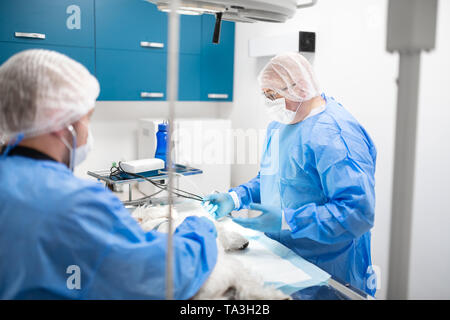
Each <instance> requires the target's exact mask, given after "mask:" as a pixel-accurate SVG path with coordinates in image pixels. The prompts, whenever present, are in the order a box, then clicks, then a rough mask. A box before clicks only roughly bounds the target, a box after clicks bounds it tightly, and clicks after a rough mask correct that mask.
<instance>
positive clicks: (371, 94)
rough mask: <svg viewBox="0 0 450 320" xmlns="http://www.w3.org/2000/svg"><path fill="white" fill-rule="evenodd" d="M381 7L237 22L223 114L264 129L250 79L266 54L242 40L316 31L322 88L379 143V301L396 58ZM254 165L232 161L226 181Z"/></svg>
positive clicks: (327, 1)
mask: <svg viewBox="0 0 450 320" xmlns="http://www.w3.org/2000/svg"><path fill="white" fill-rule="evenodd" d="M386 12H387V1H378V0H366V1H360V0H340V1H333V0H320V1H319V2H318V4H317V6H315V7H313V8H309V9H304V10H300V11H298V13H297V15H296V16H295V17H294V18H293V19H292V20H290V21H288V22H287V23H285V24H269V23H259V24H238V25H237V27H236V52H235V86H234V90H235V98H234V107H233V109H232V110H226V111H227V112H228V113H227V114H225V116H230V117H231V119H232V123H233V126H234V128H242V129H248V128H258V129H259V128H264V127H265V126H266V122H267V118H266V116H265V114H264V109H263V108H262V106H261V105H259V104H258V87H257V83H256V76H257V74H258V72H259V71H260V70H261V68H262V67H263V66H264V64H265V63H266V62H267V61H268V59H267V58H249V57H248V41H249V39H251V38H253V37H261V36H264V35H268V36H270V35H280V34H283V33H287V32H294V31H299V30H302V31H315V32H316V36H317V46H316V54H315V57H314V66H315V71H316V74H317V78H318V79H319V81H320V84H321V87H322V89H323V91H324V92H325V93H326V94H328V95H331V96H333V97H335V98H336V99H338V100H339V101H341V103H342V104H343V105H344V106H345V107H346V108H348V109H349V110H350V112H351V113H352V114H353V115H354V116H355V117H356V118H357V119H358V120H359V121H360V122H361V123H362V124H363V126H364V127H365V128H366V129H367V130H368V132H369V133H370V135H371V136H372V138H373V139H374V141H375V144H376V146H377V148H378V160H377V172H376V193H377V203H376V218H375V227H374V229H373V237H372V243H373V244H372V257H373V263H374V264H375V265H378V266H379V267H380V269H381V288H380V290H379V291H378V294H377V296H378V297H380V298H383V297H385V292H386V291H385V290H386V288H387V285H386V281H387V270H388V248H389V246H388V240H389V239H388V237H389V224H390V214H389V212H390V199H391V189H392V187H391V176H392V168H393V166H392V157H393V143H394V124H395V102H396V91H395V89H396V88H395V85H394V81H395V78H396V75H397V58H396V56H394V55H390V54H388V53H386V51H385V39H386V36H385V34H386ZM267 45H270V43H268V44H267ZM222 115H224V113H223V111H222ZM257 170H258V168H257V165H234V166H233V168H232V181H231V185H232V186H234V185H238V184H240V183H242V182H245V181H246V180H248V179H249V178H252V177H253V176H255V175H256V173H257Z"/></svg>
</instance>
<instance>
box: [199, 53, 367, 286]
mask: <svg viewBox="0 0 450 320" xmlns="http://www.w3.org/2000/svg"><path fill="white" fill-rule="evenodd" d="M259 84H260V88H261V90H262V91H263V94H264V99H265V104H266V106H267V109H268V112H269V115H271V116H272V118H273V120H275V121H273V122H271V123H270V124H269V126H268V128H267V135H266V141H265V144H264V150H263V155H262V159H261V166H260V171H259V174H258V175H257V177H256V178H254V179H252V180H251V181H249V182H247V183H244V184H243V185H240V186H238V187H236V188H233V189H231V190H230V192H229V193H221V194H212V195H209V196H208V197H206V200H209V201H210V203H211V204H210V205H209V209H210V211H211V213H213V214H214V215H215V216H216V218H220V217H222V216H224V215H227V214H229V213H230V212H231V211H232V210H240V209H242V208H250V209H255V210H259V211H262V214H261V216H259V217H257V218H234V219H233V220H234V221H235V222H236V223H239V224H241V225H242V226H244V227H248V228H252V229H256V230H260V231H263V232H265V233H266V234H267V235H268V236H269V237H270V238H272V239H275V240H277V241H279V242H281V243H282V244H284V245H286V246H287V247H289V248H290V249H292V250H293V251H295V252H296V253H297V254H299V255H300V256H302V257H303V258H305V259H307V260H309V261H310V262H312V263H314V264H316V265H317V266H319V267H320V268H322V269H323V270H325V271H327V272H328V273H330V274H331V275H334V276H336V277H337V278H339V279H341V280H343V281H345V282H347V283H350V284H351V285H353V286H354V287H356V288H359V289H361V290H363V291H366V292H367V293H369V294H372V295H373V294H374V293H375V288H376V280H374V279H376V278H375V277H374V274H373V272H372V267H371V265H372V262H371V255H370V231H369V230H370V229H371V228H372V226H373V223H374V207H375V191H374V184H375V181H374V174H375V161H376V149H375V146H374V144H373V142H372V140H371V138H370V137H369V135H368V134H367V132H366V130H364V128H363V127H362V126H361V125H360V124H359V123H358V122H357V121H356V120H355V118H353V116H352V115H351V114H350V113H349V112H348V111H347V110H346V109H345V108H344V107H343V106H342V105H341V104H339V103H338V102H337V101H336V100H334V99H333V98H332V97H329V96H326V95H325V94H320V91H319V88H318V85H317V83H316V80H315V78H314V74H313V72H312V68H311V66H310V65H309V63H308V62H307V60H306V59H305V58H304V57H303V56H301V55H300V54H298V53H289V54H282V55H279V56H277V57H275V58H273V59H272V60H271V61H270V62H269V63H268V64H267V66H266V67H265V68H264V69H263V70H262V72H261V74H260V76H259Z"/></svg>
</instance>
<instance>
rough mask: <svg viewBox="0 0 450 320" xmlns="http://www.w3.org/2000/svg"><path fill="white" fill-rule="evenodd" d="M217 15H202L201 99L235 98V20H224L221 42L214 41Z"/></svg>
mask: <svg viewBox="0 0 450 320" xmlns="http://www.w3.org/2000/svg"><path fill="white" fill-rule="evenodd" d="M214 24H215V17H214V16H213V15H209V14H205V15H203V16H202V52H201V71H200V77H201V100H203V101H212V100H214V101H232V100H233V71H234V70H233V68H234V22H229V21H223V22H222V28H221V35H220V43H219V44H214V43H212V38H213V33H214Z"/></svg>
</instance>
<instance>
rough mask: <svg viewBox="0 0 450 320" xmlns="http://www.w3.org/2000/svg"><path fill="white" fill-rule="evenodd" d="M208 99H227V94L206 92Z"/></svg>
mask: <svg viewBox="0 0 450 320" xmlns="http://www.w3.org/2000/svg"><path fill="white" fill-rule="evenodd" d="M208 98H209V99H228V94H226V93H208Z"/></svg>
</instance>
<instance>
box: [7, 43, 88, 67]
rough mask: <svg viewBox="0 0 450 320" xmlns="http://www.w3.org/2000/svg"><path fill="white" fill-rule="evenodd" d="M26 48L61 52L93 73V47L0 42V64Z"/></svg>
mask: <svg viewBox="0 0 450 320" xmlns="http://www.w3.org/2000/svg"><path fill="white" fill-rule="evenodd" d="M28 49H47V50H55V51H58V52H60V53H63V54H65V55H67V56H69V57H70V58H72V59H74V60H76V61H78V62H79V63H81V64H82V65H84V66H85V67H86V68H87V69H88V70H89V72H90V73H92V74H93V75H94V74H95V52H94V48H78V47H63V46H45V45H35V44H28V43H14V42H0V64H2V63H3V62H5V61H6V60H8V59H9V58H10V57H11V56H12V55H14V54H16V53H18V52H20V51H23V50H28Z"/></svg>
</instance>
